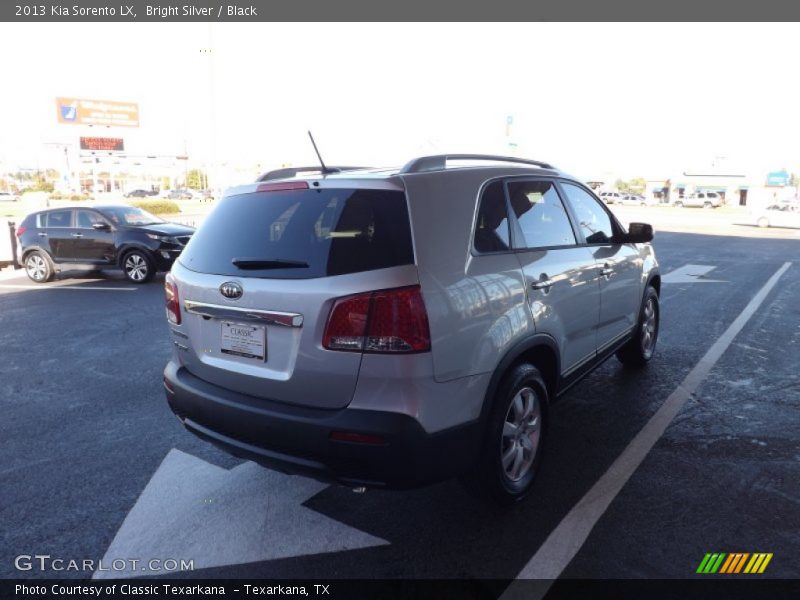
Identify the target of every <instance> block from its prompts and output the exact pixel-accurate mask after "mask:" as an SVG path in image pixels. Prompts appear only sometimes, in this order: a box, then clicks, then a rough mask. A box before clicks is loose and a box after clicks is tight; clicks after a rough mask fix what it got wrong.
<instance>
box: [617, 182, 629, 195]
mask: <svg viewBox="0 0 800 600" xmlns="http://www.w3.org/2000/svg"><path fill="white" fill-rule="evenodd" d="M614 187H615V188H617V189H618V190H619V191H620V192H623V193H628V192H630V191H631V189H630V186H629V185H628V182H627V181H624V180H622V179H617V181H616V182H615V183H614Z"/></svg>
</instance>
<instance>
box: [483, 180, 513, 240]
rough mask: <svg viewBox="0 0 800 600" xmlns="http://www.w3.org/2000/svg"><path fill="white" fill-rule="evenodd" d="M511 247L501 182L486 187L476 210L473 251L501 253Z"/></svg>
mask: <svg viewBox="0 0 800 600" xmlns="http://www.w3.org/2000/svg"><path fill="white" fill-rule="evenodd" d="M510 247H511V243H510V237H509V229H508V213H507V211H506V196H505V192H504V191H503V182H502V181H495V182H493V183H490V184H489V185H487V186H486V188H485V189H484V190H483V195H482V196H481V205H480V208H479V209H478V221H477V223H476V225H475V250H477V251H478V252H503V251H504V250H508V249H509V248H510Z"/></svg>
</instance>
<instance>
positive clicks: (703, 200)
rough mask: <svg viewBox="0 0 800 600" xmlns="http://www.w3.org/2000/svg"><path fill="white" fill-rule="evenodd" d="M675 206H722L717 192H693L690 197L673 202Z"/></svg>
mask: <svg viewBox="0 0 800 600" xmlns="http://www.w3.org/2000/svg"><path fill="white" fill-rule="evenodd" d="M675 206H692V207H700V208H718V207H720V206H722V196H720V195H719V194H718V193H717V192H695V193H694V194H691V195H690V196H685V197H683V198H678V199H677V200H675Z"/></svg>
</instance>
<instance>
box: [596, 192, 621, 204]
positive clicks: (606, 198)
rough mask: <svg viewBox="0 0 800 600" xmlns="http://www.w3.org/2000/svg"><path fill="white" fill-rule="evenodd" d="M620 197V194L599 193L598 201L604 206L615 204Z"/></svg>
mask: <svg viewBox="0 0 800 600" xmlns="http://www.w3.org/2000/svg"><path fill="white" fill-rule="evenodd" d="M622 196H623V194H622V193H620V192H600V199H601V200H602V201H603V202H605V203H606V204H616V203H617V202H619V201H620V199H621V198H622Z"/></svg>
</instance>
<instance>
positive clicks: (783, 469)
mask: <svg viewBox="0 0 800 600" xmlns="http://www.w3.org/2000/svg"><path fill="white" fill-rule="evenodd" d="M658 210H660V209H658V208H653V209H648V208H643V209H632V210H629V211H627V212H624V214H621V217H622V219H623V220H642V218H643V216H644V215H642V214H640V213H648V211H649V214H654V213H653V211H658ZM686 210H688V209H686ZM670 214H674V212H673V213H670ZM709 214H710V213H709V211H702V210H697V211H695V212H692V213H691V215H692V219H695V216H694V215H697V217H696V218H697V219H706V218H708V216H709ZM684 221H685V220H684ZM690 221H691V220H690ZM657 229H658V227H657ZM674 229H683V230H684V231H683V232H676V231H670V230H674ZM704 230H705V232H706V233H702V232H703V231H704ZM708 231H709V228H708V227H707V226H705V225H703V224H702V222H701V223H699V224H698V222H697V221H694V222H693V223H691V222H690V223H689V225H687V226H683V225H682V224H680V223H679V224H676V225H675V226H673V227H670V226H669V224H667V225H666V226H665V227H663V228H662V229H661V230H659V232H658V233H657V237H656V240H655V242H654V244H655V248H656V252H657V255H658V258H659V261H660V263H661V272H662V274H664V275H665V278H664V284H663V289H662V311H663V313H662V325H661V333H660V339H659V345H658V348H657V355H656V357H655V359H654V360H653V362H652V363H651V364H650V365H649V366H648V368H647V369H646V370H645V371H643V372H631V371H626V370H624V369H622V367H621V365H620V364H619V363H618V362H617V361H616V360H615V359H611V360H609V361H608V362H607V363H606V364H605V365H603V366H602V367H601V368H600V369H598V370H597V371H596V372H594V373H593V374H591V375H590V376H589V377H587V378H586V379H585V380H583V381H582V382H581V383H580V384H578V385H577V386H576V387H574V388H573V389H572V390H571V391H570V392H569V393H568V394H567V395H566V396H565V397H564V398H563V399H562V400H560V401H559V402H558V403H557V404H556V405H555V406H554V409H553V414H552V415H551V417H552V418H551V429H550V431H549V442H548V447H547V454H546V456H545V459H544V462H543V464H542V468H541V472H540V474H539V478H538V481H537V482H536V484H535V492H534V495H533V496H532V497H531V498H529V499H528V500H526V501H525V502H523V503H522V504H520V505H517V506H515V507H513V508H510V509H500V508H497V507H494V506H491V505H488V504H486V503H484V502H482V501H479V500H477V499H475V498H473V497H471V496H470V495H469V494H468V493H467V492H465V490H464V489H463V488H462V487H461V486H460V485H459V484H458V483H457V482H447V483H443V484H439V485H436V486H433V487H429V488H425V489H420V490H415V491H409V492H387V491H375V490H370V491H367V492H366V493H354V492H353V491H352V490H350V489H347V488H344V487H339V486H329V485H326V484H322V483H318V482H316V481H312V480H309V479H305V478H302V477H296V476H287V475H283V474H280V473H276V472H272V471H268V470H265V469H262V468H260V467H257V466H255V465H254V464H252V463H246V462H243V461H241V460H239V459H234V458H232V457H230V456H228V455H226V454H224V453H222V452H221V451H218V450H216V449H215V448H213V447H211V446H210V445H208V444H206V443H204V442H201V441H200V440H198V439H196V438H194V437H193V436H192V435H190V434H189V433H187V432H186V431H184V429H183V428H182V426H181V425H180V423H179V422H178V420H177V419H176V418H175V417H174V416H173V415H172V413H171V411H170V410H169V408H168V407H167V404H166V402H165V399H164V393H163V389H162V380H161V372H162V369H163V367H164V364H165V363H166V361H167V358H168V355H169V353H170V341H169V338H168V335H167V331H168V329H167V324H166V320H165V317H164V300H163V290H162V286H161V285H160V283H161V282H162V281H163V277H160V278H159V279H157V280H156V282H154V283H152V284H149V285H143V286H134V285H131V284H129V283H128V282H126V281H125V280H124V278H123V277H122V276H121V275H114V274H108V275H102V276H99V275H97V274H93V273H62V274H61V275H60V276H59V277H58V278H57V279H56V280H55V281H54V282H52V283H49V284H44V285H33V284H32V283H31V282H30V281H29V280H28V279H27V278H26V277H25V276H24V274H23V273H22V272H21V271H19V272H17V273H15V274H11V275H8V274H5V275H2V276H0V329H2V333H3V335H2V342H3V349H2V357H3V358H2V362H0V398H1V399H2V400H0V402H2V413H3V418H2V419H1V420H0V452H2V454H3V456H4V457H6V460H5V462H4V464H3V466H2V467H0V487H2V489H3V500H4V501H3V502H2V503H1V504H0V522H3V523H4V524H6V525H7V526H4V527H3V528H2V529H0V548H2V550H1V551H0V552H2V556H0V576H2V577H8V578H11V577H41V576H43V575H44V576H56V575H57V576H67V577H83V578H85V577H91V576H93V574H94V573H93V571H82V570H75V571H63V572H59V573H52V572H46V573H42V572H41V571H38V570H36V569H32V570H30V571H19V570H17V568H15V560H14V559H15V557H16V556H17V555H19V554H49V555H51V556H52V557H54V558H55V557H60V558H64V559H67V560H68V559H78V560H83V559H91V560H94V561H99V560H100V559H104V560H105V561H111V560H113V559H126V560H130V559H132V558H140V559H142V560H149V559H160V560H164V559H176V560H181V559H184V560H193V561H194V571H193V572H192V573H191V574H190V575H191V576H207V577H248V578H254V577H265V578H304V577H305V578H307V577H309V575H310V574H311V575H312V576H313V577H315V578H362V577H363V578H372V577H386V578H464V579H483V578H497V579H504V578H515V577H517V576H519V575H521V574H522V575H523V576H539V575H541V574H542V573H543V572H544V573H549V574H552V575H554V576H559V575H560V576H561V577H564V578H639V577H647V578H685V577H692V576H694V574H695V571H696V569H697V567H698V564H699V563H700V561H701V560H702V559H703V556H704V555H705V554H706V553H708V552H748V553H755V552H767V553H773V558H772V560H771V562H770V564H769V568H768V569H766V570H765V572H764V574H763V575H762V576H763V577H773V578H778V577H787V578H788V577H793V576H796V557H797V555H798V552H800V530H799V529H798V527H797V514H798V508H800V507H799V506H798V505H799V504H800V488H799V487H798V485H797V482H798V481H800V441H799V440H798V436H797V411H798V407H800V369H798V356H800V304H798V302H797V298H798V297H800V236H799V235H798V234H797V232H796V231H794V232H793V231H775V230H769V231H766V232H764V231H759V230H757V229H755V228H750V229H741V230H735V231H734V230H733V229H731V227H730V226H728V225H726V226H725V227H720V228H719V229H718V230H713V233H715V234H716V235H708V234H707V233H708ZM720 233H722V234H724V235H719V234H720ZM787 263H789V264H788V265H787ZM670 273H672V276H670V275H669V274H670ZM760 293H761V295H762V297H761V298H759V296H758V295H759V294H760ZM754 299H755V300H758V302H754ZM732 324H733V325H735V326H736V327H737V328H738V327H740V328H741V330H740V331H738V329H735V330H734V331H733V334H735V335H734V336H733V337H732V338H730V339H728V338H726V331H727V332H730V330H729V328H730V327H731V326H732ZM716 348H719V349H720V350H721V354H719V356H716V357H713V358H714V360H713V361H709V357H708V356H707V355H706V353H707V352H708V351H709V349H716ZM704 357H705V358H704ZM703 360H705V361H706V362H704V363H703V362H702V361H703ZM698 363H702V364H703V365H707V366H708V367H709V368H708V369H706V370H705V371H703V369H701V370H700V372H702V375H703V376H702V377H701V378H700V379H698V380H692V381H690V382H689V383H687V381H685V380H686V378H687V375H689V374H690V372H693V369H694V368H695V367H696V365H698ZM695 372H697V371H696V370H695ZM690 384H691V386H690ZM682 386H683V387H682ZM688 387H691V388H692V389H691V390H690V392H691V393H690V394H689V396H688V397H687V400H686V403H685V405H682V406H681V407H680V410H678V412H677V414H676V415H675V417H674V419H670V420H668V421H666V422H665V426H666V429H665V430H664V431H663V435H662V434H661V433H660V432H659V433H658V435H656V437H655V439H654V446H653V447H652V450H649V452H647V451H645V452H644V455H643V460H642V462H641V464H634V465H632V466H631V465H628V467H626V465H624V464H623V465H620V464H619V462H617V459H618V458H619V457H620V456H623V455H625V456H627V454H625V453H626V452H629V451H630V450H626V448H628V447H629V444H631V442H632V441H633V440H634V439H635V438H637V434H639V433H640V432H641V431H643V429H644V428H646V427H649V422H650V419H651V418H652V417H653V416H654V415H655V414H656V413H657V411H658V410H659V407H661V406H662V405H663V404H664V403H665V401H667V400H669V399H671V398H673V397H674V394H675V393H676V390H678V391H680V390H681V389H687V388H688ZM648 449H649V448H646V449H645V450H648ZM611 467H613V468H612V470H611V471H609V468H611ZM617 467H619V469H620V470H617ZM626 469H627V470H626ZM609 473H610V474H609ZM628 476H629V478H627V477H628ZM598 481H602V482H604V483H603V486H606V484H608V486H610V487H606V488H604V490H599V491H598V488H597V484H598ZM609 489H614V490H617V489H618V492H617V491H613V492H610V493H609V492H608V490H609ZM587 493H588V494H590V495H589V496H588V497H589V499H591V498H593V497H594V496H593V495H592V494H595V493H601V495H602V494H604V495H603V497H604V498H605V499H606V500H607V501H609V502H610V504H609V505H608V508H607V509H606V510H600V511H599V512H598V514H596V516H591V513H592V511H591V510H588V511H587V510H586V506H587V504H586V502H585V501H584V502H583V503H582V499H585V497H586V496H587ZM581 511H583V512H581ZM575 522H577V523H582V524H583V526H587V525H586V524H587V523H588V530H587V531H586V532H585V535H584V534H582V533H581V532H580V531H579V530H580V528H577V529H575V528H571V527H570V526H569V524H570V523H575ZM543 548H544V550H542V549H543ZM544 554H546V556H544ZM537 569H545V571H541V570H537ZM548 569H549V570H548ZM120 574H122V575H133V574H137V575H141V574H142V573H140V572H137V569H135V568H131V569H127V570H125V571H123V572H121V573H120V572H116V573H114V575H120ZM146 574H150V575H160V574H163V573H158V572H155V573H146ZM98 576H104V574H103V573H99V574H98Z"/></svg>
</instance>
